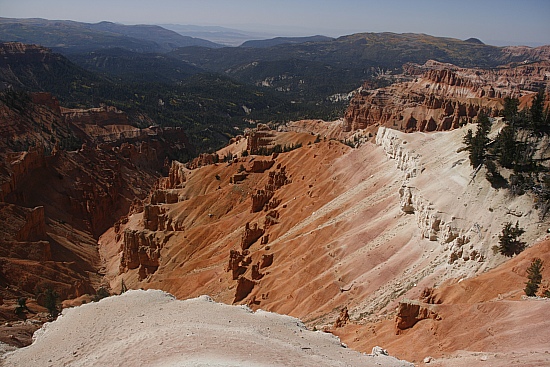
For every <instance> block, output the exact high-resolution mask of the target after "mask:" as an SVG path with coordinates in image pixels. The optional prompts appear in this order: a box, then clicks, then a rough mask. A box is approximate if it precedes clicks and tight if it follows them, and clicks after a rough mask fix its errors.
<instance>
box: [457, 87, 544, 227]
mask: <svg viewBox="0 0 550 367" xmlns="http://www.w3.org/2000/svg"><path fill="white" fill-rule="evenodd" d="M544 100H545V95H544V91H542V90H541V91H539V92H538V93H537V94H536V95H535V97H534V98H533V102H532V104H531V106H530V107H528V108H525V109H523V110H521V111H519V110H518V106H519V100H517V99H515V98H505V100H504V109H503V110H502V111H501V115H502V116H503V117H504V122H505V126H504V127H503V128H502V129H501V130H500V132H499V134H498V135H497V136H496V137H495V139H494V140H492V141H491V140H490V139H489V138H488V135H489V132H490V129H491V123H490V120H489V119H488V117H487V116H486V115H484V114H480V116H479V117H478V127H477V130H476V133H475V134H474V133H472V130H468V132H467V134H466V135H465V136H464V139H463V142H464V145H465V149H466V150H467V151H468V152H469V158H470V164H471V165H472V166H473V167H474V168H476V169H479V168H481V167H482V166H485V168H486V169H487V174H486V178H487V180H488V181H489V182H490V183H491V185H492V186H493V187H494V188H496V189H501V188H507V189H508V190H509V191H510V193H511V194H512V195H523V194H525V193H526V192H530V193H531V194H533V195H534V196H535V207H536V208H537V209H539V216H540V218H541V219H543V218H544V217H545V216H546V214H547V213H548V211H549V210H550V167H549V165H548V162H549V158H547V157H546V156H544V154H546V153H545V152H546V151H547V149H548V139H547V138H548V136H549V135H550V113H549V111H548V109H546V110H545V109H544ZM503 172H506V176H507V177H505V175H503Z"/></svg>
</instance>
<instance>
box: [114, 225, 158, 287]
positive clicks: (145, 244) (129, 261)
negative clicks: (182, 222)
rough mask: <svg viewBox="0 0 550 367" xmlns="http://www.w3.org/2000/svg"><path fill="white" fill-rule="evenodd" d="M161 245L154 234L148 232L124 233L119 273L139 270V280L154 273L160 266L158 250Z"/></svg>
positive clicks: (129, 231)
mask: <svg viewBox="0 0 550 367" xmlns="http://www.w3.org/2000/svg"><path fill="white" fill-rule="evenodd" d="M162 246H163V243H162V242H161V240H159V239H158V238H157V236H156V234H155V232H152V231H149V230H141V231H140V230H132V229H126V230H125V231H124V239H123V244H122V256H121V259H120V271H121V272H126V271H128V270H130V269H138V268H139V278H140V280H143V279H145V278H146V277H147V276H148V275H150V274H152V273H154V272H155V271H156V270H157V269H158V267H159V265H160V250H161V249H162Z"/></svg>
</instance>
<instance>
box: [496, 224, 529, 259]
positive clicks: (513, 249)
mask: <svg viewBox="0 0 550 367" xmlns="http://www.w3.org/2000/svg"><path fill="white" fill-rule="evenodd" d="M523 233H525V230H524V229H523V228H520V227H519V223H518V222H516V225H515V227H513V226H512V223H510V222H507V223H506V224H505V225H504V228H502V233H501V234H499V235H498V243H499V246H498V247H497V249H498V251H499V252H500V253H501V254H503V255H504V256H508V257H512V256H514V255H517V254H519V253H521V252H522V251H523V250H525V245H526V243H525V242H523V241H521V240H520V239H519V237H520V236H521V235H522V234H523Z"/></svg>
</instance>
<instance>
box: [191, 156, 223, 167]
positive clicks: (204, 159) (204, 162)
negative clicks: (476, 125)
mask: <svg viewBox="0 0 550 367" xmlns="http://www.w3.org/2000/svg"><path fill="white" fill-rule="evenodd" d="M218 160H219V157H218V155H217V154H215V153H213V154H209V153H201V154H199V156H198V157H197V158H195V159H193V160H192V161H191V162H189V163H187V168H188V169H197V168H199V167H202V166H208V165H210V164H214V163H217V162H218Z"/></svg>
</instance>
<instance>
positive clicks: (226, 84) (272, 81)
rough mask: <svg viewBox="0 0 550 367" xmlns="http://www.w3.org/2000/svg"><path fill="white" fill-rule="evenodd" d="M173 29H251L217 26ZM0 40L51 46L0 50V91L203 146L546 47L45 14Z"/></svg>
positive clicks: (544, 51) (532, 55)
mask: <svg viewBox="0 0 550 367" xmlns="http://www.w3.org/2000/svg"><path fill="white" fill-rule="evenodd" d="M173 28H174V29H178V31H179V32H183V31H185V29H187V30H188V31H190V32H195V33H194V34H195V35H197V34H199V33H201V32H202V33H205V32H206V33H212V34H217V35H218V36H221V35H226V36H227V35H229V34H231V35H232V36H235V37H237V36H238V37H243V39H244V38H246V37H248V36H251V35H250V34H248V35H247V34H244V33H243V34H241V33H239V32H238V31H237V30H230V29H227V28H221V27H192V26H181V27H180V28H178V27H176V26H173ZM0 41H17V42H22V43H25V44H38V45H41V46H44V47H47V48H50V49H52V50H53V51H54V53H51V52H48V51H47V50H43V49H41V48H28V49H26V50H22V51H21V52H19V53H17V52H16V53H15V54H14V55H6V56H5V57H4V60H0V82H3V84H4V86H7V85H13V86H18V87H20V88H26V89H30V90H33V91H48V92H52V93H53V94H55V95H56V96H58V98H59V99H60V100H61V101H62V102H63V103H66V104H69V105H71V106H74V107H91V105H95V104H97V103H98V102H99V101H102V102H103V103H107V104H111V105H115V106H117V107H118V108H120V109H123V110H135V111H138V112H139V113H146V114H149V115H150V116H151V117H153V118H154V119H156V120H157V121H158V123H159V124H162V125H165V126H173V125H177V126H185V127H186V128H189V129H192V130H193V131H192V132H191V133H190V137H191V139H193V138H196V139H202V138H201V136H203V135H201V134H203V133H205V131H206V133H205V134H207V135H208V139H210V140H209V141H208V142H207V143H204V144H203V143H201V144H202V145H204V146H205V147H207V148H213V147H216V146H218V147H219V146H220V144H221V143H222V142H225V141H226V139H227V138H228V137H230V136H231V134H232V133H233V130H234V129H233V127H238V128H239V129H240V128H244V127H245V126H246V125H247V124H249V122H248V121H249V120H255V121H259V122H268V121H274V120H277V121H288V120H291V119H301V118H310V119H314V118H320V119H328V120H330V119H333V118H338V117H340V116H342V115H343V113H344V109H345V108H346V106H347V98H348V97H349V96H350V95H351V94H350V93H351V92H353V91H355V90H357V88H359V87H360V86H361V85H363V84H364V83H365V82H368V83H369V85H370V86H371V87H373V88H375V87H381V86H385V85H387V84H390V83H392V80H391V78H392V75H395V74H399V73H401V72H402V70H403V66H404V65H405V64H407V63H415V64H424V63H426V62H427V61H428V60H436V61H438V62H442V63H451V64H455V65H457V66H460V67H477V68H493V67H497V66H499V65H503V64H508V63H514V62H515V63H526V62H527V63H528V62H534V61H539V60H541V59H548V58H550V46H541V47H538V48H530V47H496V46H491V45H486V44H483V43H482V42H481V41H479V40H478V39H475V38H470V39H468V40H465V41H463V40H459V39H454V38H443V37H434V36H429V35H425V34H413V33H404V34H396V33H358V34H353V35H349V36H343V37H339V38H337V39H333V38H329V37H324V36H312V37H294V38H293V37H290V38H289V37H275V38H271V39H267V40H255V41H252V40H250V39H249V40H247V41H244V42H243V43H242V45H241V47H223V46H222V45H221V44H217V43H213V42H211V41H207V40H204V39H201V38H197V37H190V36H184V35H181V34H178V33H177V32H176V31H174V30H168V29H165V28H163V27H160V26H151V25H133V26H128V25H121V24H115V23H110V22H100V23H96V24H89V23H79V22H73V21H54V20H45V19H8V18H0ZM9 47H15V48H17V47H19V46H13V45H12V46H9ZM10 52H11V51H10ZM55 52H57V53H60V54H62V55H64V56H65V57H61V56H60V55H58V54H56V53H55ZM21 60H24V62H22V61H21ZM0 87H1V86H0ZM214 95H215V96H216V98H214V97H213V96H214ZM159 100H161V102H159ZM167 101H168V103H166V102H167ZM159 103H160V105H162V106H163V107H162V108H159ZM243 106H245V107H246V108H244V107H243ZM249 110H252V112H251V113H250V114H249V112H247V111H249ZM245 120H246V121H245ZM204 126H209V127H208V129H206V130H205V129H204ZM232 129H233V130H232ZM235 131H236V130H235ZM211 132H212V133H211Z"/></svg>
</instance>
